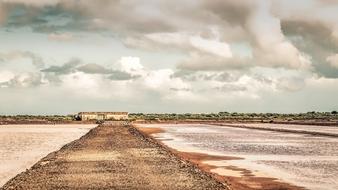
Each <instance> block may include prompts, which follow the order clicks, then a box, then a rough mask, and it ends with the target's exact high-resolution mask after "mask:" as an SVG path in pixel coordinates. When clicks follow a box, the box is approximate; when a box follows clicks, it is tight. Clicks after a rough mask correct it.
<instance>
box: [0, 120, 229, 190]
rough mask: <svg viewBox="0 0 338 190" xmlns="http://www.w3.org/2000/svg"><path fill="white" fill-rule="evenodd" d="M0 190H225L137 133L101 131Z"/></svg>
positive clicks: (114, 129)
mask: <svg viewBox="0 0 338 190" xmlns="http://www.w3.org/2000/svg"><path fill="white" fill-rule="evenodd" d="M0 189H4V190H5V189H6V190H7V189H24V190H26V189H156V190H157V189H212V190H214V189H225V186H224V185H223V184H222V183H220V182H218V181H217V180H215V179H213V178H212V177H211V176H210V175H208V174H207V173H205V172H203V171H201V170H199V169H198V168H197V167H195V166H194V165H193V164H191V163H189V162H186V161H183V160H180V159H179V158H177V157H176V156H175V155H174V154H172V153H171V152H169V151H167V150H166V149H165V148H163V147H162V146H159V145H158V144H157V143H156V142H154V141H153V139H150V138H147V137H145V136H144V135H143V134H141V133H139V132H138V131H137V130H136V129H135V128H133V127H130V126H122V125H100V126H98V127H97V128H94V129H92V130H91V131H90V132H89V133H87V134H86V135H85V136H83V137H81V138H80V139H79V140H76V141H73V142H72V143H69V144H67V145H65V146H64V147H63V148H61V149H60V150H59V151H56V152H54V153H50V154H49V155H48V156H46V157H45V158H43V159H42V160H41V161H39V162H38V163H36V164H35V165H34V166H33V167H32V168H30V169H29V170H26V171H25V172H23V173H21V174H19V175H17V176H16V177H15V178H13V179H11V180H10V181H9V182H7V183H6V184H5V185H4V186H3V187H2V188H0Z"/></svg>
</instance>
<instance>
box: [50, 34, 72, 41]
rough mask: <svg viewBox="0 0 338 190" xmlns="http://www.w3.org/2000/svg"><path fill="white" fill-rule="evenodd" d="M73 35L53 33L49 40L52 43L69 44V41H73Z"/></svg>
mask: <svg viewBox="0 0 338 190" xmlns="http://www.w3.org/2000/svg"><path fill="white" fill-rule="evenodd" d="M73 39H74V37H73V34H71V33H68V32H66V33H51V34H49V35H48V40H51V41H63V42H67V41H71V40H73Z"/></svg>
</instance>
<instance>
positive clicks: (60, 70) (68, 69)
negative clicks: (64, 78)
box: [41, 59, 81, 75]
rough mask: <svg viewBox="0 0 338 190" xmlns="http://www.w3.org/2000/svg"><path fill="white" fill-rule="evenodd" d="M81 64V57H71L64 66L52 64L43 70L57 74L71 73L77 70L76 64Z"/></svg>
mask: <svg viewBox="0 0 338 190" xmlns="http://www.w3.org/2000/svg"><path fill="white" fill-rule="evenodd" d="M79 64H81V61H80V60H79V59H71V60H70V61H68V62H67V63H65V64H63V65H62V66H55V65H53V66H50V67H48V68H46V69H42V70H41V72H45V73H54V74H57V75H63V74H69V73H72V72H74V71H75V70H76V66H78V65H79Z"/></svg>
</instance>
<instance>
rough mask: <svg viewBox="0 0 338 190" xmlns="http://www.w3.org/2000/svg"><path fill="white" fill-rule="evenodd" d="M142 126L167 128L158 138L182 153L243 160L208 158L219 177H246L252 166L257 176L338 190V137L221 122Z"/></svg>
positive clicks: (317, 128)
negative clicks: (252, 127)
mask: <svg viewBox="0 0 338 190" xmlns="http://www.w3.org/2000/svg"><path fill="white" fill-rule="evenodd" d="M263 126H264V125H263ZM142 127H156V128H160V129H162V130H163V131H164V132H162V133H157V134H153V136H154V137H156V138H157V139H159V140H161V141H162V142H163V143H164V144H166V145H167V146H169V147H171V148H174V149H176V150H179V151H183V152H197V153H204V154H209V155H218V156H231V157H237V158H242V159H233V160H223V161H222V160H217V161H212V160H211V161H210V160H206V161H205V163H207V164H209V165H212V166H214V167H216V169H213V170H212V171H213V172H215V173H218V174H219V175H224V176H230V177H242V178H241V179H244V178H243V177H245V176H244V174H243V172H241V171H245V170H249V171H251V174H252V175H254V176H258V177H273V178H276V179H278V180H279V181H283V182H287V183H289V184H293V185H297V186H300V187H306V188H307V189H313V190H336V189H338V183H337V176H338V149H337V147H338V138H335V137H325V136H313V135H308V134H299V133H294V134H293V133H282V132H276V131H263V130H257V129H248V128H234V127H226V126H216V125H188V124H176V125H175V124H174V125H169V124H168V125H166V124H163V125H143V126H142ZM269 127H274V128H276V127H277V128H278V127H280V128H294V129H295V130H296V129H298V130H299V129H300V128H301V130H312V131H325V132H335V129H334V128H332V127H324V126H309V128H307V126H289V127H287V126H284V125H281V126H278V125H274V126H269ZM232 168H236V170H232ZM253 189H255V188H253Z"/></svg>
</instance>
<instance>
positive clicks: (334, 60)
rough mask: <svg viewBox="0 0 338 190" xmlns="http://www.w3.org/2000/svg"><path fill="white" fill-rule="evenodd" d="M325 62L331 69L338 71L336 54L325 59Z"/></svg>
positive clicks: (337, 56)
mask: <svg viewBox="0 0 338 190" xmlns="http://www.w3.org/2000/svg"><path fill="white" fill-rule="evenodd" d="M326 61H327V62H329V63H330V65H331V66H332V67H334V68H337V69H338V54H335V55H331V56H329V57H327V58H326Z"/></svg>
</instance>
